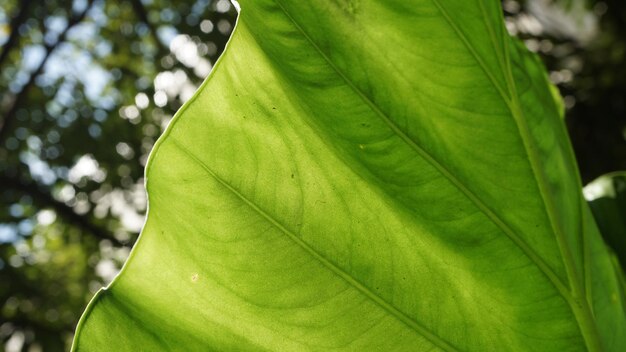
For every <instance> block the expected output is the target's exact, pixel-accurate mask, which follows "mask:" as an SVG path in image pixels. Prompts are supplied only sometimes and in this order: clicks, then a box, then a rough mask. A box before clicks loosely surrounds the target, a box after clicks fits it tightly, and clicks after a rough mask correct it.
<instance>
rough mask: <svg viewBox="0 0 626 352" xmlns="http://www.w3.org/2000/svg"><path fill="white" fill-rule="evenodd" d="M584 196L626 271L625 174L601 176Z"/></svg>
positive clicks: (591, 184)
mask: <svg viewBox="0 0 626 352" xmlns="http://www.w3.org/2000/svg"><path fill="white" fill-rule="evenodd" d="M584 193H585V197H586V198H587V201H588V202H589V206H590V208H591V211H592V213H593V216H594V218H595V220H596V223H597V224H598V228H599V229H600V233H602V236H603V237H604V240H605V241H606V242H607V244H608V245H609V246H610V247H611V249H613V251H614V252H615V253H616V255H617V257H618V258H619V261H620V262H621V265H622V268H624V269H626V172H613V173H610V174H606V175H603V176H600V177H598V178H597V179H595V180H593V181H592V182H590V183H589V184H588V185H587V186H585V188H584Z"/></svg>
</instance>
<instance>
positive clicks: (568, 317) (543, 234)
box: [74, 0, 626, 351]
mask: <svg viewBox="0 0 626 352" xmlns="http://www.w3.org/2000/svg"><path fill="white" fill-rule="evenodd" d="M240 3H241V8H242V11H241V13H240V17H239V20H238V24H237V26H236V29H235V31H234V34H233V37H232V38H231V41H230V43H229V45H228V48H227V50H226V51H225V53H224V54H223V56H222V58H221V59H220V60H219V62H218V64H217V65H216V67H215V69H214V72H212V74H211V76H210V77H209V78H208V79H207V81H206V82H205V83H204V84H203V85H202V87H201V88H200V89H199V91H198V92H197V93H196V95H195V96H194V97H193V98H192V99H191V101H189V102H188V103H187V104H186V105H185V106H184V107H183V108H182V109H181V110H180V111H179V113H178V114H177V116H176V117H175V118H174V120H173V122H172V123H171V126H170V127H169V128H168V130H167V132H166V133H165V135H164V136H163V137H162V138H161V139H160V140H159V142H158V143H157V146H156V147H155V149H154V151H153V152H152V154H151V158H150V161H149V164H148V170H147V188H148V194H149V201H150V208H149V213H148V220H147V222H146V225H145V227H144V230H143V232H142V235H141V238H140V240H139V242H138V244H137V245H136V247H135V248H134V250H133V252H132V254H131V258H130V259H129V260H128V262H127V264H126V265H125V267H124V269H123V271H122V273H121V274H120V275H119V276H118V278H117V279H116V280H115V281H114V282H113V284H112V285H111V286H110V287H109V288H107V289H105V290H102V291H101V292H99V293H98V294H97V295H96V297H95V298H94V299H93V301H92V302H91V303H90V305H89V307H88V308H87V310H86V312H85V314H84V316H83V318H82V319H81V322H80V324H79V327H78V331H77V337H76V339H75V342H74V350H77V351H83V350H85V351H92V350H101V349H103V346H106V349H107V350H124V351H126V350H129V351H131V350H186V351H190V350H217V351H225V350H239V351H242V350H250V351H252V350H272V351H300V350H318V351H327V350H357V351H358V350H377V351H430V350H443V351H505V350H506V351H552V350H554V351H583V350H590V351H601V350H606V351H621V350H623V349H624V348H626V320H625V314H624V299H623V294H619V293H620V292H622V291H620V290H621V288H620V286H619V285H620V282H619V281H618V276H617V274H616V271H615V270H614V267H613V264H612V262H611V257H610V256H609V254H608V252H607V250H606V247H605V245H604V243H603V241H602V239H601V238H600V236H599V234H598V231H597V228H596V225H595V223H594V222H593V218H592V217H591V216H590V212H589V210H588V208H587V205H586V204H585V203H584V201H583V198H582V196H581V184H580V180H579V179H578V177H577V168H576V164H575V161H574V158H573V156H572V152H571V147H570V145H569V141H568V138H567V135H566V132H565V129H564V127H563V123H562V120H561V119H560V117H559V116H560V106H559V105H558V104H557V103H555V101H554V97H553V93H552V88H551V87H550V85H549V83H548V82H547V80H546V77H545V76H546V75H545V72H544V71H545V70H544V68H543V67H542V65H541V63H540V62H539V60H538V59H537V57H535V56H534V55H532V54H530V53H529V52H527V51H526V49H525V48H524V47H523V45H522V44H520V43H519V42H517V41H516V40H514V39H512V38H510V37H509V36H508V34H507V33H506V31H505V29H504V26H503V21H502V15H501V9H500V5H499V2H498V1H486V0H485V1H481V0H471V1H470V0H463V1H462V0H455V1H450V0H411V1H397V0H390V1H368V0H360V1H359V0H332V1H321V0H319V1H295V0H255V1H240Z"/></svg>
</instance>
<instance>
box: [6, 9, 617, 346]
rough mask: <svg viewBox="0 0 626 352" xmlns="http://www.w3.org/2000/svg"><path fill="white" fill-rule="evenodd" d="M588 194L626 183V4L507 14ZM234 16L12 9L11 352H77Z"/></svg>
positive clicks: (8, 108)
mask: <svg viewBox="0 0 626 352" xmlns="http://www.w3.org/2000/svg"><path fill="white" fill-rule="evenodd" d="M503 8H504V11H505V17H506V26H507V29H508V30H509V32H510V33H511V34H513V35H515V36H518V37H520V38H522V39H523V40H524V41H525V43H526V45H527V47H528V48H529V49H530V50H532V51H534V52H537V53H539V54H540V55H541V56H542V58H543V59H544V62H545V64H546V66H547V68H548V70H549V73H550V79H551V80H552V81H553V82H554V83H555V84H557V86H558V87H559V88H560V90H561V93H562V95H563V97H564V104H565V108H566V122H567V125H568V128H569V131H570V135H571V138H572V141H573V143H574V148H575V151H576V156H577V158H578V163H579V166H580V173H581V175H582V178H583V181H584V182H585V183H586V182H589V181H590V180H592V179H594V178H595V177H597V176H599V175H601V174H604V173H607V172H609V171H614V170H626V111H625V109H626V101H625V99H626V64H625V59H626V2H624V1H623V0H602V1H596V0H580V1H578V0H561V1H551V0H527V1H514V0H506V1H504V2H503ZM235 18H236V12H235V10H234V8H233V7H232V6H231V4H230V2H229V1H227V0H185V1H176V0H128V1H104V0H73V1H72V0H0V351H2V350H5V351H7V352H14V351H31V352H34V351H64V350H68V349H69V346H70V344H71V339H72V336H73V330H74V328H75V325H76V323H77V321H78V318H79V317H80V314H81V313H82V311H83V309H84V307H85V305H86V304H87V302H88V301H89V299H90V298H91V296H92V295H93V294H94V293H95V292H96V291H97V290H98V289H99V288H100V287H102V286H103V285H106V284H107V283H108V282H110V280H112V278H113V277H114V276H115V275H116V273H117V272H118V270H119V269H120V267H121V265H122V264H123V262H124V260H125V259H126V257H127V256H128V254H129V251H130V248H131V246H132V244H133V243H134V241H135V240H136V238H137V236H138V232H139V230H140V228H141V225H142V224H143V216H144V213H145V210H146V196H145V193H144V189H143V168H144V166H145V163H146V160H147V157H148V153H149V152H150V149H151V148H152V146H153V144H154V142H155V141H156V139H157V138H158V136H159V135H160V134H161V132H162V131H163V129H164V128H165V127H166V126H167V124H168V122H169V121H170V119H171V117H172V116H173V114H174V113H175V111H176V110H177V109H178V108H179V107H180V106H181V104H182V103H183V102H185V101H186V100H187V99H189V98H190V97H191V96H192V94H193V93H194V91H195V90H196V88H197V87H198V85H199V84H200V83H201V82H202V80H203V79H204V78H205V77H206V76H207V75H208V74H209V72H210V71H211V68H212V66H213V64H214V63H215V61H216V59H217V58H218V56H219V55H220V53H221V52H222V50H223V49H224V46H225V44H226V41H227V40H228V37H229V35H230V33H231V31H232V28H233V25H234V21H235Z"/></svg>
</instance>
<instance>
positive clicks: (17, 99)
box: [0, 0, 93, 143]
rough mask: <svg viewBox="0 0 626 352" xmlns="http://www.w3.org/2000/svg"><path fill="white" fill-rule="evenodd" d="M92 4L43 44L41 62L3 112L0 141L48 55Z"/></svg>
mask: <svg viewBox="0 0 626 352" xmlns="http://www.w3.org/2000/svg"><path fill="white" fill-rule="evenodd" d="M92 5H93V0H89V1H88V2H87V7H86V8H85V10H84V11H82V12H81V13H79V14H77V15H74V16H72V17H71V18H70V19H69V21H68V23H67V26H66V27H65V29H64V30H63V32H61V33H60V34H59V38H58V39H57V41H56V42H55V43H53V44H46V45H45V46H44V50H45V54H44V57H43V59H42V60H41V63H40V64H39V66H37V68H36V69H35V71H33V73H31V75H30V77H29V79H28V82H26V84H25V85H24V86H23V87H22V90H21V91H19V93H17V95H16V96H15V98H14V99H13V103H12V104H11V105H10V106H9V108H8V109H7V111H6V113H5V114H4V118H3V119H2V120H1V121H0V143H1V142H2V141H3V140H4V138H5V136H6V134H7V132H8V131H9V130H11V124H12V122H13V120H15V114H16V112H17V110H18V108H19V107H20V106H21V105H22V103H23V102H24V100H25V99H26V98H27V97H28V93H29V91H30V89H31V88H32V87H33V86H34V84H35V79H36V78H37V77H38V76H39V75H40V74H41V72H42V71H43V69H44V67H45V66H46V62H48V59H49V58H50V55H52V53H53V52H54V50H55V49H56V48H58V47H59V45H60V44H61V43H63V42H64V41H65V39H66V37H67V33H68V32H69V31H70V29H72V28H73V27H74V26H75V25H77V24H78V23H80V22H82V21H83V19H85V16H86V15H87V12H89V10H90V9H91V6H92Z"/></svg>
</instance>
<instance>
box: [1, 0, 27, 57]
mask: <svg viewBox="0 0 626 352" xmlns="http://www.w3.org/2000/svg"><path fill="white" fill-rule="evenodd" d="M31 3H32V0H23V1H22V2H21V6H20V9H19V11H18V12H17V14H16V15H15V17H13V18H12V19H11V24H10V28H11V33H10V34H9V39H8V40H7V41H6V43H4V46H3V47H2V53H0V67H2V65H4V61H5V60H6V59H7V57H9V52H11V50H12V49H13V47H15V46H16V45H17V44H18V39H19V37H20V34H19V28H20V27H21V26H22V24H23V23H24V22H26V18H27V16H26V15H28V11H29V10H30V5H31Z"/></svg>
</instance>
